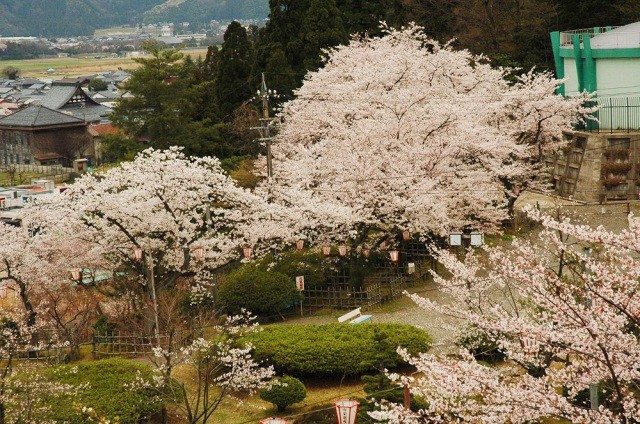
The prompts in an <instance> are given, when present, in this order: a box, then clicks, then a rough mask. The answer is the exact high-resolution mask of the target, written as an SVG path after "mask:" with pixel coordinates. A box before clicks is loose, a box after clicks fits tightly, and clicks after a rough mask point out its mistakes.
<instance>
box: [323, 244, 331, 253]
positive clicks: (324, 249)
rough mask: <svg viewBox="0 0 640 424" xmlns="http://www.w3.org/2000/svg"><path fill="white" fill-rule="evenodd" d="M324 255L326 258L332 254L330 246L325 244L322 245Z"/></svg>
mask: <svg viewBox="0 0 640 424" xmlns="http://www.w3.org/2000/svg"><path fill="white" fill-rule="evenodd" d="M322 254H323V255H324V256H329V255H330V254H331V246H329V245H328V244H323V245H322Z"/></svg>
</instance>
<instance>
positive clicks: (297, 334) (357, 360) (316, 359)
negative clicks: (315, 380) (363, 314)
mask: <svg viewBox="0 0 640 424" xmlns="http://www.w3.org/2000/svg"><path fill="white" fill-rule="evenodd" d="M374 319H375V318H374ZM250 341H251V342H252V343H253V345H254V349H255V357H256V358H257V359H259V360H263V361H267V362H269V363H271V364H272V365H273V366H274V367H275V369H276V371H277V372H279V373H282V374H287V375H293V376H296V377H301V376H308V375H328V374H333V375H341V374H343V373H346V374H363V373H366V372H372V371H377V370H378V368H379V367H380V364H383V366H384V367H385V368H389V369H391V368H394V367H397V366H399V365H402V364H403V361H402V358H400V356H399V355H398V353H397V352H396V349H397V347H398V346H400V347H403V348H405V349H407V350H408V351H409V353H410V354H412V355H415V354H417V353H420V352H426V351H427V350H429V348H430V347H431V337H429V334H428V333H427V332H425V331H423V330H420V329H418V328H416V327H413V326H411V325H405V324H377V323H370V324H369V323H368V324H359V325H353V324H326V325H286V326H266V327H264V331H261V332H259V333H256V334H252V335H251V337H250Z"/></svg>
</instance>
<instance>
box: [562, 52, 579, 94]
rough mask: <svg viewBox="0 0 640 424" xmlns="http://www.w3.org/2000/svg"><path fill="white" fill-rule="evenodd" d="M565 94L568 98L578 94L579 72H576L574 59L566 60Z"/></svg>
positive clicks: (566, 58)
mask: <svg viewBox="0 0 640 424" xmlns="http://www.w3.org/2000/svg"><path fill="white" fill-rule="evenodd" d="M564 77H565V79H566V80H567V81H566V82H565V83H564V93H565V95H566V96H573V95H576V94H578V72H577V71H576V61H575V60H573V59H572V58H568V57H565V58H564Z"/></svg>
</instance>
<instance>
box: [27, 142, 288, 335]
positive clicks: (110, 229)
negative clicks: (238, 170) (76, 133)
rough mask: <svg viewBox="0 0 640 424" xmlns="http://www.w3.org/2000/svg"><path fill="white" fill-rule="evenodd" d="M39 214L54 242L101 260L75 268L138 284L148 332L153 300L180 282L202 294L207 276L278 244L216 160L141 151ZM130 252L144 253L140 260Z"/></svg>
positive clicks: (260, 209)
mask: <svg viewBox="0 0 640 424" xmlns="http://www.w3.org/2000/svg"><path fill="white" fill-rule="evenodd" d="M39 207H40V209H42V210H44V211H46V214H47V215H46V217H44V218H42V219H44V221H45V224H44V225H47V226H51V227H52V228H55V229H56V230H55V233H56V234H57V235H59V236H60V237H64V238H65V239H67V240H68V239H71V240H76V241H77V242H78V243H80V244H88V245H89V248H90V249H95V250H96V252H98V253H99V257H98V258H96V259H95V260H96V261H97V262H98V263H97V264H94V263H92V262H91V261H89V260H86V261H85V262H84V263H83V264H82V265H81V266H79V268H82V269H84V270H85V273H89V274H91V272H97V271H98V270H100V269H102V270H107V271H114V272H115V271H117V272H118V275H115V276H114V280H118V278H120V279H121V280H133V283H136V284H135V285H134V286H135V287H136V289H135V290H134V292H136V293H138V294H140V295H141V296H142V298H143V300H144V299H146V301H145V302H143V304H146V305H154V304H155V306H152V307H150V308H149V307H147V308H145V310H146V311H147V312H148V319H147V323H148V324H149V326H153V325H155V324H154V323H153V321H154V320H153V319H152V318H153V315H154V314H153V312H154V311H153V310H152V309H154V308H157V302H153V301H152V298H153V297H154V296H157V295H159V294H160V293H161V292H162V291H163V290H165V289H168V288H173V287H175V286H176V284H177V282H178V280H179V279H180V278H187V279H190V280H191V281H193V282H195V283H194V284H193V286H194V287H195V288H196V291H195V293H196V294H198V293H199V294H202V293H205V292H206V290H205V289H206V285H207V284H209V283H210V282H211V273H212V272H214V271H215V270H216V269H217V268H218V267H220V266H222V265H225V264H227V263H229V262H232V261H236V260H240V259H241V257H242V256H241V255H242V249H241V248H242V247H243V246H244V245H247V244H248V245H252V246H253V247H254V249H255V250H256V251H259V250H260V249H261V248H267V246H268V243H267V242H266V240H269V242H271V240H273V239H277V238H278V237H280V235H279V233H278V231H279V228H280V227H279V226H278V225H275V224H270V219H271V218H270V217H271V216H274V215H277V211H276V210H275V209H273V208H272V209H269V207H268V204H267V203H266V202H265V201H263V200H262V199H261V198H259V197H258V196H256V195H254V194H252V193H250V192H249V191H247V190H245V189H242V188H239V187H238V186H237V185H236V184H235V183H234V182H233V180H232V179H230V178H229V177H228V176H227V175H226V174H225V173H224V172H223V171H222V168H221V167H220V163H219V161H218V160H217V159H215V158H188V157H186V156H185V155H184V154H183V153H182V152H181V151H180V149H179V148H172V149H170V150H166V151H155V150H152V149H149V150H146V151H144V152H142V153H141V154H140V155H138V157H137V158H136V159H135V160H134V161H132V162H126V163H122V164H121V165H120V166H119V167H118V168H114V169H111V170H109V171H107V172H105V173H104V174H97V175H87V176H85V177H83V178H80V179H79V180H78V181H76V182H75V183H74V184H73V186H71V187H70V188H69V189H68V190H67V191H65V192H64V193H63V194H62V195H60V196H54V197H51V198H50V199H48V200H43V201H42V202H41V203H40V205H39ZM41 215H45V213H42V214H41ZM135 249H142V250H143V252H142V253H143V254H142V258H141V260H136V257H135V255H134V251H135ZM85 251H86V249H85ZM85 251H82V252H78V255H79V256H84V252H85ZM197 253H201V254H202V257H198V255H197ZM82 259H87V258H82ZM105 262H106V264H105ZM83 281H84V279H83ZM152 286H155V292H154V290H153V288H152ZM127 287H132V286H131V285H128V286H127ZM203 287H204V288H203ZM156 312H157V311H156Z"/></svg>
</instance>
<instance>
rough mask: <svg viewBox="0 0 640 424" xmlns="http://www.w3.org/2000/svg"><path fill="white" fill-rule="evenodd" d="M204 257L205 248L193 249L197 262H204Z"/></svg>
mask: <svg viewBox="0 0 640 424" xmlns="http://www.w3.org/2000/svg"><path fill="white" fill-rule="evenodd" d="M204 256H205V250H204V247H202V246H198V247H196V248H195V249H193V257H194V258H196V259H197V260H199V261H201V260H203V259H204Z"/></svg>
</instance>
